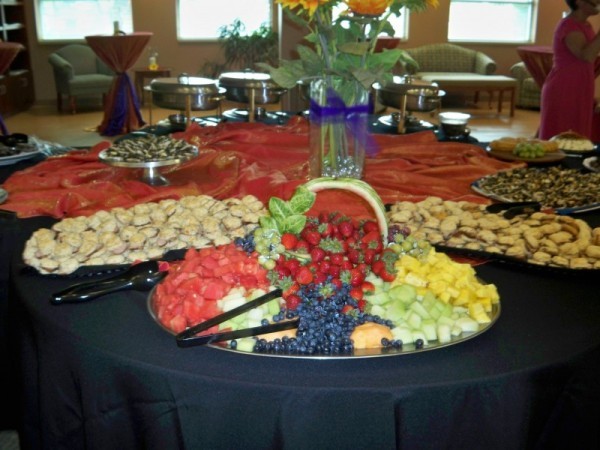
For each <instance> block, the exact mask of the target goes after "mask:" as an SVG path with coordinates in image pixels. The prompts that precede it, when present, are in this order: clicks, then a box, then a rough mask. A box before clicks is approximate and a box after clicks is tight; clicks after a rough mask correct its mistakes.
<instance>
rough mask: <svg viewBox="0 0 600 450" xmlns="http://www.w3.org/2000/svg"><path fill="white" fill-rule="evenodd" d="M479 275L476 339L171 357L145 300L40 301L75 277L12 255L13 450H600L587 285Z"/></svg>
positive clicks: (505, 269)
mask: <svg viewBox="0 0 600 450" xmlns="http://www.w3.org/2000/svg"><path fill="white" fill-rule="evenodd" d="M586 217H587V218H588V219H589V220H590V222H594V224H595V225H596V226H597V225H598V222H599V219H600V216H599V215H598V214H595V213H588V215H587V216H586ZM50 223H51V220H49V219H48V218H42V217H38V218H32V219H25V220H22V221H21V224H20V226H19V227H18V228H14V229H13V230H12V233H13V235H12V236H11V237H10V238H11V239H13V240H14V242H15V243H16V245H17V246H21V245H23V243H24V241H25V240H26V239H27V237H28V236H29V235H30V234H31V232H32V231H33V230H35V229H37V228H38V227H40V226H49V225H50ZM16 253H18V252H16ZM477 273H478V274H479V276H480V277H481V278H482V279H484V280H486V281H488V282H491V283H495V284H496V285H497V287H498V290H499V293H500V296H501V305H502V312H501V315H500V317H499V319H498V321H497V322H496V323H495V324H494V325H493V326H492V327H491V328H490V329H489V330H488V331H486V332H485V333H483V334H481V335H479V336H477V337H475V338H474V339H470V340H466V341H464V342H461V343H459V344H456V345H452V346H449V347H445V348H440V349H437V350H432V351H423V352H419V353H412V354H405V355H396V356H385V357H375V358H364V359H327V360H317V359H312V360H311V359H301V358H281V357H269V356H258V355H253V354H242V353H236V352H230V351H224V350H220V349H216V348H211V347H192V348H185V349H182V348H178V347H177V346H176V343H175V339H174V337H173V336H171V335H170V334H168V333H167V332H165V331H164V330H163V329H162V328H161V327H160V326H158V325H157V324H156V323H155V322H154V320H153V319H152V317H151V316H150V314H149V313H148V310H147V293H144V292H133V291H129V292H120V293H114V294H111V295H108V296H105V297H103V298H100V299H97V300H94V301H90V302H87V303H82V304H65V305H61V306H54V305H51V304H50V302H49V297H50V294H51V293H52V292H56V291H59V290H61V289H64V288H66V287H67V286H69V285H71V284H73V283H74V281H80V280H73V279H72V278H71V279H69V278H64V277H63V278H60V277H43V276H40V275H37V274H34V273H32V272H31V271H28V270H27V269H26V268H24V267H23V262H22V260H21V258H20V255H18V254H15V255H14V257H13V261H12V265H11V281H10V283H11V285H10V289H11V295H12V298H14V300H15V301H13V302H11V308H12V309H13V311H11V314H13V315H12V316H11V317H14V320H13V321H11V324H12V326H13V327H14V330H13V331H14V333H15V339H16V343H17V344H18V345H17V350H18V354H19V359H20V362H19V364H20V373H19V380H20V383H21V390H20V392H21V396H22V399H21V404H22V411H21V423H22V426H21V429H20V437H21V442H22V445H23V448H25V449H52V450H58V449H69V450H73V449H108V448H119V449H138V448H139V449H142V448H143V449H198V448H202V449H228V450H229V449H238V448H243V449H271V448H277V449H279V448H281V449H317V448H318V449H330V448H331V449H350V448H351V449H394V448H398V449H416V448H418V449H440V448H446V449H454V448H456V449H465V448H468V449H476V448H485V449H529V448H540V449H541V448H543V449H547V448H581V449H583V448H598V447H599V445H600V436H599V428H598V418H599V417H600V298H599V296H598V289H597V277H595V276H588V275H583V274H578V275H574V274H568V273H556V272H545V271H543V270H540V269H527V268H523V267H517V266H511V265H506V264H498V263H487V264H483V265H479V266H477ZM100 278H101V277H100V276H97V275H96V276H94V278H93V279H100Z"/></svg>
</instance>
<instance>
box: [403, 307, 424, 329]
mask: <svg viewBox="0 0 600 450" xmlns="http://www.w3.org/2000/svg"><path fill="white" fill-rule="evenodd" d="M422 321H423V318H422V317H421V316H420V315H418V314H417V313H416V312H414V311H410V313H409V314H408V316H407V318H406V322H408V324H409V325H410V326H411V328H413V329H415V330H419V329H420V328H421V323H422Z"/></svg>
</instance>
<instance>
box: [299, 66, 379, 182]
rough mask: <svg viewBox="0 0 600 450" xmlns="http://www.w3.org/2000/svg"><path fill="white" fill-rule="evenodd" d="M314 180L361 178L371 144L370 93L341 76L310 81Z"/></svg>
mask: <svg viewBox="0 0 600 450" xmlns="http://www.w3.org/2000/svg"><path fill="white" fill-rule="evenodd" d="M309 92H310V108H309V120H310V155H309V175H310V177H311V178H317V177H333V178H342V177H350V178H361V177H362V175H363V169H364V163H365V151H366V146H367V143H368V135H369V133H368V116H369V91H368V90H367V89H365V88H364V87H363V86H362V85H361V84H360V83H358V82H355V81H349V80H346V79H343V78H340V77H334V76H330V77H323V78H317V79H313V80H312V81H311V82H310V91H309Z"/></svg>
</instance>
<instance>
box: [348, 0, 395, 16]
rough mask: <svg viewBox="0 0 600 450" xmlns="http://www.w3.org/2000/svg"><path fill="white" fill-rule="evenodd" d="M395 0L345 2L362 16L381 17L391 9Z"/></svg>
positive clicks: (354, 0)
mask: <svg viewBox="0 0 600 450" xmlns="http://www.w3.org/2000/svg"><path fill="white" fill-rule="evenodd" d="M393 2H394V1H393V0H345V3H346V5H348V8H350V10H352V12H354V13H355V14H360V15H362V16H379V15H381V14H383V12H384V11H385V10H386V9H388V8H389V6H390V5H391V4H392V3H393Z"/></svg>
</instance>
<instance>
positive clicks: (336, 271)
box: [328, 264, 341, 278]
mask: <svg viewBox="0 0 600 450" xmlns="http://www.w3.org/2000/svg"><path fill="white" fill-rule="evenodd" d="M340 272H341V270H340V266H338V265H337V264H332V265H331V266H330V267H329V272H328V273H329V275H331V276H332V277H333V278H338V277H339V276H340Z"/></svg>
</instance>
